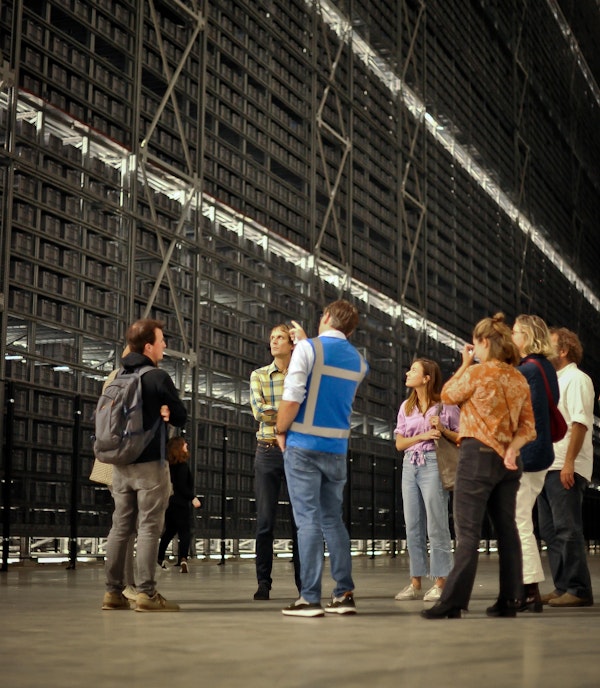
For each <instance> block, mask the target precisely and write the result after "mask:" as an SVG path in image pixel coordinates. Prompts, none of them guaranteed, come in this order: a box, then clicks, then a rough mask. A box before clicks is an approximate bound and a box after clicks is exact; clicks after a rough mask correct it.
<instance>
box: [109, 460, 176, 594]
mask: <svg viewBox="0 0 600 688" xmlns="http://www.w3.org/2000/svg"><path fill="white" fill-rule="evenodd" d="M112 493H113V498H114V500H115V510H114V513H113V520H112V528H111V529H110V533H109V535H108V542H107V546H106V566H105V570H106V590H107V591H108V592H121V590H123V588H124V587H125V582H126V580H125V565H126V561H127V546H128V543H129V540H130V538H131V536H132V535H135V530H136V522H137V557H136V560H137V580H136V583H137V585H136V587H137V591H138V592H145V593H147V594H148V595H150V596H152V595H154V593H155V592H156V581H155V579H154V574H155V573H156V560H157V556H158V540H159V538H160V535H161V533H162V529H163V525H164V522H165V511H166V509H167V504H168V503H169V496H170V494H171V478H170V476H169V468H168V466H167V465H162V463H161V462H160V461H150V462H148V463H139V464H135V463H134V464H130V465H129V466H115V467H114V470H113V489H112Z"/></svg>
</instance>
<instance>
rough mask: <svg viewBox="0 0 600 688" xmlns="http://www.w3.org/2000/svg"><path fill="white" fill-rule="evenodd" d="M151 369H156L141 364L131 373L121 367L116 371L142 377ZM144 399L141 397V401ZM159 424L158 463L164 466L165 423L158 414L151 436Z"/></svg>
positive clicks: (165, 450)
mask: <svg viewBox="0 0 600 688" xmlns="http://www.w3.org/2000/svg"><path fill="white" fill-rule="evenodd" d="M151 370H156V367H155V366H151V365H144V366H141V367H140V368H136V369H135V370H134V371H133V373H126V372H125V369H124V368H121V369H120V370H119V372H118V375H131V374H133V375H135V374H137V375H139V376H140V377H142V375H145V374H146V373H148V372H150V371H151ZM143 402H144V400H143V399H142V403H143ZM159 426H160V465H161V466H164V465H165V464H166V462H167V424H166V423H165V422H164V421H163V419H162V416H161V415H160V414H159V416H158V418H157V419H156V421H155V423H154V425H153V426H152V428H151V430H152V436H154V435H155V434H156V431H157V430H158V428H159Z"/></svg>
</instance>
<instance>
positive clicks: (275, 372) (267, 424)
mask: <svg viewBox="0 0 600 688" xmlns="http://www.w3.org/2000/svg"><path fill="white" fill-rule="evenodd" d="M284 379H285V373H283V371H281V370H279V369H278V368H277V366H276V365H275V361H273V362H272V363H270V364H269V365H267V366H264V367H262V368H257V369H256V370H254V371H253V372H252V375H250V405H251V406H252V413H253V414H254V417H255V418H256V420H257V421H258V422H259V426H258V432H257V433H256V438H257V439H258V440H274V439H275V431H274V430H275V424H276V422H277V409H278V408H279V402H280V401H281V395H282V394H283V381H284ZM268 411H275V413H267V412H268Z"/></svg>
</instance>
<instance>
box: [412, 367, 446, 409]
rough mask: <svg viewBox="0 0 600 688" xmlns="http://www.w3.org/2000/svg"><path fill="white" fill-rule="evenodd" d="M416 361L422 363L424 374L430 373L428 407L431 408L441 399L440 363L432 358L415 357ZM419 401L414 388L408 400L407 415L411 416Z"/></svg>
mask: <svg viewBox="0 0 600 688" xmlns="http://www.w3.org/2000/svg"><path fill="white" fill-rule="evenodd" d="M415 363H419V364H420V366H421V368H423V374H424V375H429V381H428V382H427V408H429V407H430V406H433V404H434V403H436V402H439V400H440V392H441V391H442V371H441V370H440V367H439V365H438V364H437V363H436V362H435V361H432V360H431V359H430V358H415V360H414V361H413V365H414V364H415ZM418 403H419V398H418V396H417V390H416V389H413V390H412V392H411V393H410V396H409V397H408V400H407V402H406V409H405V413H406V415H407V416H410V414H411V413H412V412H413V410H414V409H415V407H416V406H417V405H418Z"/></svg>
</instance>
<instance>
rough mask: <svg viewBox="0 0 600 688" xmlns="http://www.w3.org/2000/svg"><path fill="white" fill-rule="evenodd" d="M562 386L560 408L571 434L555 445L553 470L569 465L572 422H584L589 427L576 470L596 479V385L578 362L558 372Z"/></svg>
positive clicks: (551, 468)
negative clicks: (580, 367)
mask: <svg viewBox="0 0 600 688" xmlns="http://www.w3.org/2000/svg"><path fill="white" fill-rule="evenodd" d="M556 374H557V377H558V387H559V389H560V401H559V402H558V408H559V409H560V411H561V413H562V414H563V416H564V417H565V420H566V421H567V425H568V430H567V434H566V435H565V436H564V437H563V439H562V440H560V442H555V444H554V463H553V464H552V465H551V466H550V468H549V470H551V471H560V470H561V469H562V468H563V467H564V465H565V456H566V455H567V449H568V447H569V442H570V441H571V425H572V424H573V423H581V425H585V427H586V428H587V432H586V433H585V437H584V439H583V444H582V446H581V450H580V451H579V454H577V458H576V459H575V473H578V474H579V475H580V476H582V477H583V478H585V479H586V480H588V481H589V480H591V479H592V470H593V468H594V450H593V446H592V435H593V425H594V401H595V395H594V385H593V384H592V380H591V378H590V377H589V375H586V374H585V373H584V372H583V371H582V370H579V368H578V367H577V365H576V364H575V363H569V364H568V365H566V366H565V367H564V368H561V370H558V371H557V372H556Z"/></svg>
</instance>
